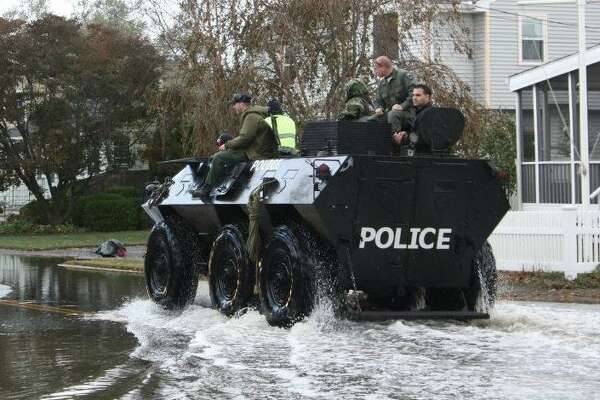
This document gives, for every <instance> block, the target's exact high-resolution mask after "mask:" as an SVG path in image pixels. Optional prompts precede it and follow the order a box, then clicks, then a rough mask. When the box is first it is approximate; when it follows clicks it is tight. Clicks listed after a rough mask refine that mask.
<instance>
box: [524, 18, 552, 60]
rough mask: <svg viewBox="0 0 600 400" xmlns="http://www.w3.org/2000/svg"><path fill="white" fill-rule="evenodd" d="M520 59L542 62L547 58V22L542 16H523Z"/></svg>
mask: <svg viewBox="0 0 600 400" xmlns="http://www.w3.org/2000/svg"><path fill="white" fill-rule="evenodd" d="M519 36H520V37H519V48H520V54H519V59H520V61H521V62H522V63H536V64H537V63H542V62H544V60H545V58H546V51H545V50H546V43H545V36H546V23H545V20H543V19H541V18H532V17H531V18H530V17H521V18H520V21H519Z"/></svg>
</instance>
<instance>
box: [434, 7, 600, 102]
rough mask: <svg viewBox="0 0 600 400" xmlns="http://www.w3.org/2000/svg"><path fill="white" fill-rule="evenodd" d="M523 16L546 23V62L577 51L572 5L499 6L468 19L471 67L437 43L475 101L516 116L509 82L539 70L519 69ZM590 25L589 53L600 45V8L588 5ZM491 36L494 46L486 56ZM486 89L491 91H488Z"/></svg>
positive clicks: (444, 42) (523, 66) (522, 66)
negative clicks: (590, 49) (470, 33)
mask: <svg viewBox="0 0 600 400" xmlns="http://www.w3.org/2000/svg"><path fill="white" fill-rule="evenodd" d="M519 15H529V16H533V17H538V18H545V19H547V25H546V26H547V28H546V29H547V36H546V43H545V50H546V53H547V54H546V59H545V61H546V62H548V61H552V60H555V59H557V58H561V57H564V56H567V55H569V54H572V53H574V52H576V51H577V50H578V28H577V22H578V15H577V7H576V5H575V4H574V3H573V2H571V3H542V4H519V1H518V0H498V1H495V2H492V3H491V5H490V10H489V11H482V10H478V12H475V13H465V14H464V21H465V24H466V25H467V26H468V27H470V28H471V32H472V45H471V47H472V50H473V53H472V59H471V60H469V61H470V62H465V58H466V56H464V55H462V54H458V53H456V52H454V51H453V50H452V48H451V46H449V43H448V42H447V39H446V38H443V39H442V40H440V41H438V43H436V45H439V46H440V47H441V48H442V49H443V50H442V51H441V52H440V54H439V55H440V57H439V58H440V61H441V62H444V63H446V64H447V65H449V66H450V67H452V68H453V69H454V70H455V71H456V72H457V74H458V75H459V76H460V77H461V78H462V79H463V80H464V81H465V82H467V83H468V84H469V86H470V87H471V89H472V93H473V96H474V97H475V99H476V100H478V101H479V102H481V103H483V104H485V105H487V106H488V107H490V108H497V109H511V110H514V108H515V97H514V96H515V95H514V93H512V92H511V91H510V89H509V84H508V79H509V77H510V76H511V75H514V74H517V73H519V72H522V71H524V70H527V69H529V68H532V67H535V66H536V64H520V63H519ZM557 22H559V23H557ZM486 23H487V24H489V26H488V27H487V28H488V32H486ZM586 25H587V26H588V29H587V30H586V42H587V45H588V47H591V46H594V45H597V44H599V43H600V3H589V4H587V7H586ZM590 28H591V29H590ZM487 33H489V36H490V42H489V48H488V49H487V51H488V52H487V53H486V34H487ZM442 37H443V36H442ZM434 40H435V39H434ZM444 45H445V46H444ZM488 57H489V59H488ZM486 68H487V71H486ZM486 81H487V82H486ZM486 86H489V87H487V91H486Z"/></svg>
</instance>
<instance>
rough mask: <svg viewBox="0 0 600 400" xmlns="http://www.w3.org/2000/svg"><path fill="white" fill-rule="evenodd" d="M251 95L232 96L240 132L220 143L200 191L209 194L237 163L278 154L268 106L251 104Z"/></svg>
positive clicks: (203, 194)
mask: <svg viewBox="0 0 600 400" xmlns="http://www.w3.org/2000/svg"><path fill="white" fill-rule="evenodd" d="M250 101H251V98H250V96H248V95H246V94H236V95H234V96H233V100H232V107H233V109H234V111H235V112H236V113H237V114H241V115H242V116H241V124H240V126H241V127H240V133H239V135H238V136H237V137H235V138H234V139H231V140H230V141H228V142H226V143H224V144H222V145H221V146H219V150H220V151H219V152H218V153H217V154H215V155H214V156H213V159H212V164H211V167H210V170H209V171H208V173H207V175H206V180H205V181H204V185H203V186H202V187H201V188H200V190H199V192H198V194H199V195H200V196H202V197H205V196H208V195H209V194H210V192H211V190H212V188H213V187H215V186H216V185H218V184H219V183H221V181H222V180H223V179H224V178H225V177H226V176H227V174H229V173H230V172H231V170H232V169H233V167H235V166H236V165H237V164H239V163H241V162H244V161H248V160H258V159H265V158H273V157H277V147H278V143H277V139H276V138H275V135H274V134H273V131H272V130H271V128H270V127H269V125H268V124H267V123H266V122H265V118H266V117H268V116H269V114H268V109H267V107H260V106H250Z"/></svg>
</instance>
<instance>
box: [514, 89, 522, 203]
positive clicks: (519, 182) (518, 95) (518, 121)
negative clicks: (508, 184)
mask: <svg viewBox="0 0 600 400" xmlns="http://www.w3.org/2000/svg"><path fill="white" fill-rule="evenodd" d="M515 94H516V97H515V100H516V104H515V110H516V120H515V134H516V135H517V158H516V159H515V164H516V169H515V171H516V172H517V202H518V204H517V207H518V209H519V210H520V209H522V208H523V186H522V185H523V178H522V176H521V174H522V171H521V168H523V166H522V165H521V161H522V160H523V158H522V154H521V152H522V151H523V143H522V141H523V123H522V116H521V113H522V112H523V110H521V108H522V106H523V101H522V100H521V96H522V93H521V91H517V92H515Z"/></svg>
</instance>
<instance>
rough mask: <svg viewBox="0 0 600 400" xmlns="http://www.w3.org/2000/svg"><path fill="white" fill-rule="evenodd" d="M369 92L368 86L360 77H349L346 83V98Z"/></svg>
mask: <svg viewBox="0 0 600 400" xmlns="http://www.w3.org/2000/svg"><path fill="white" fill-rule="evenodd" d="M368 94H369V88H368V87H367V85H365V83H364V82H363V81H361V80H360V79H350V80H349V81H348V83H346V100H349V99H351V98H353V97H363V96H366V95H368Z"/></svg>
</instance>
